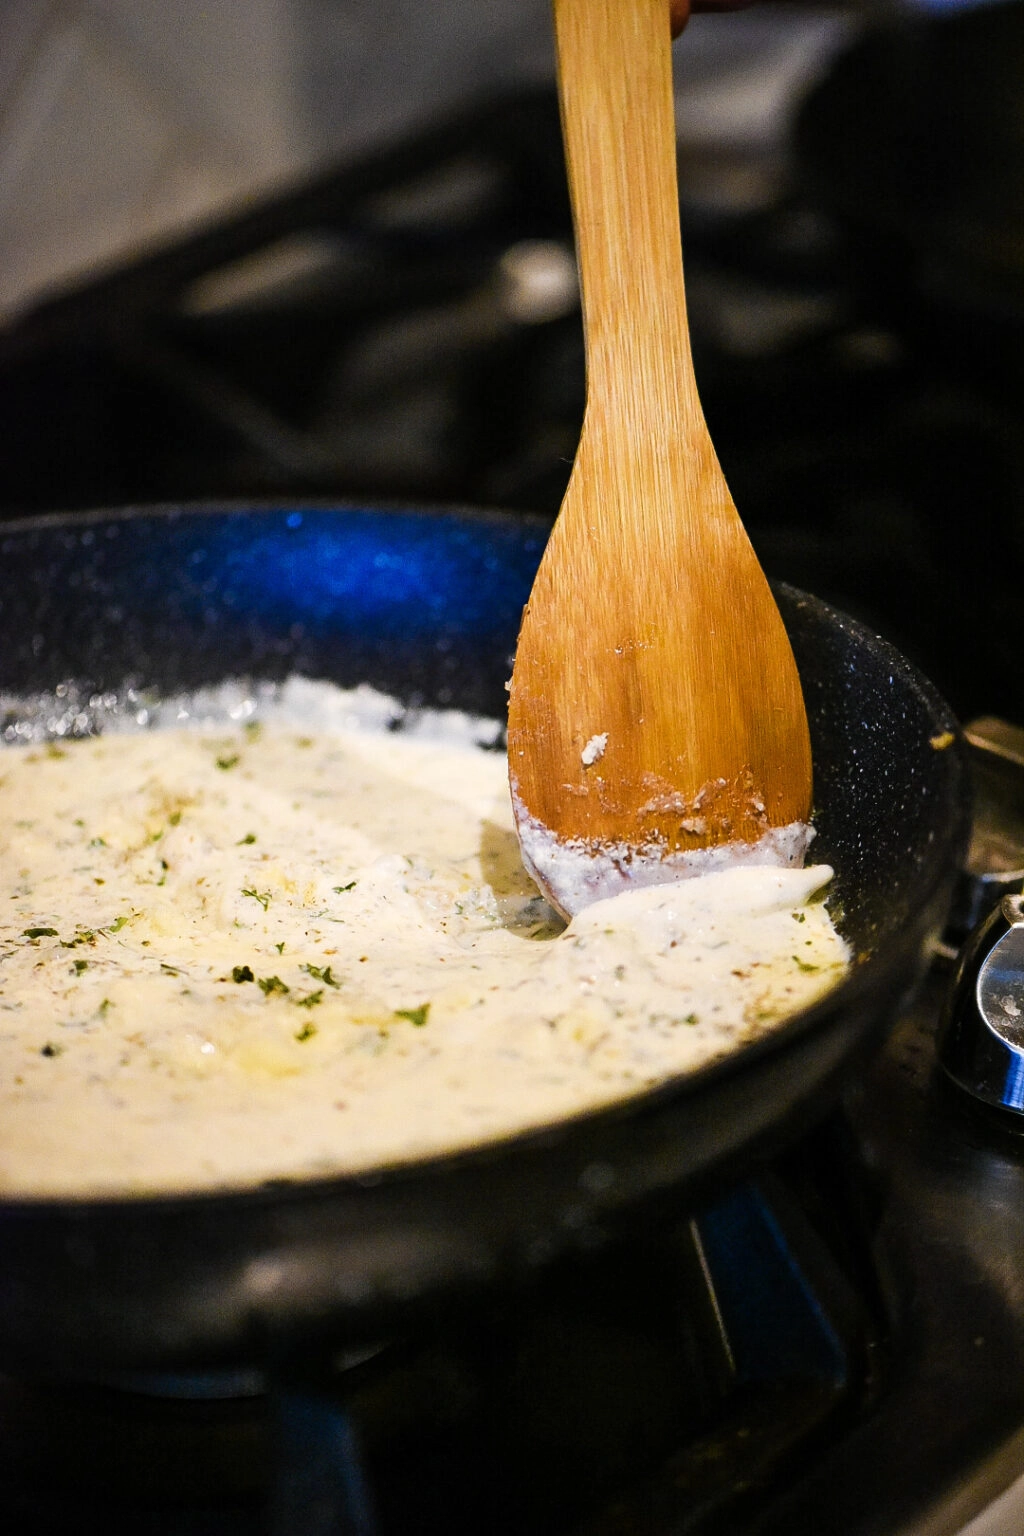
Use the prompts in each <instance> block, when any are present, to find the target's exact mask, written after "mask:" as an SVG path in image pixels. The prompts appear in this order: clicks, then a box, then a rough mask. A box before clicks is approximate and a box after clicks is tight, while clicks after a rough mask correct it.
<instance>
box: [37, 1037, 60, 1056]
mask: <svg viewBox="0 0 1024 1536" xmlns="http://www.w3.org/2000/svg"><path fill="white" fill-rule="evenodd" d="M63 1051H64V1047H63V1046H62V1045H54V1043H53V1041H52V1040H47V1042H46V1044H45V1045H44V1046H43V1048H42V1050H41V1051H40V1052H39V1054H40V1056H60V1055H62V1054H63Z"/></svg>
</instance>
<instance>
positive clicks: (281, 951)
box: [274, 939, 284, 955]
mask: <svg viewBox="0 0 1024 1536" xmlns="http://www.w3.org/2000/svg"><path fill="white" fill-rule="evenodd" d="M274 948H275V949H276V950H277V952H278V954H279V955H283V954H284V939H282V940H281V942H280V944H275V945H274Z"/></svg>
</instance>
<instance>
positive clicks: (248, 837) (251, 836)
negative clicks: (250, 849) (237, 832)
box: [235, 832, 256, 848]
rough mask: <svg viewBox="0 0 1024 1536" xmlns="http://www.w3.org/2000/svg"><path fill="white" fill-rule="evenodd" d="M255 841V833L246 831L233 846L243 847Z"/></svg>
mask: <svg viewBox="0 0 1024 1536" xmlns="http://www.w3.org/2000/svg"><path fill="white" fill-rule="evenodd" d="M255 841H256V833H255V832H247V833H246V834H245V836H244V837H240V838H239V839H238V842H237V843H236V844H235V847H236V848H244V847H246V846H247V845H248V844H249V843H254V842H255Z"/></svg>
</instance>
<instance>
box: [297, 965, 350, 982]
mask: <svg viewBox="0 0 1024 1536" xmlns="http://www.w3.org/2000/svg"><path fill="white" fill-rule="evenodd" d="M299 970H300V971H305V973H306V975H307V976H312V977H314V979H315V980H316V981H326V983H327V985H328V986H329V987H340V986H341V982H340V981H336V980H335V978H334V976H333V974H332V973H331V968H330V966H329V965H323V966H320V965H300V966H299Z"/></svg>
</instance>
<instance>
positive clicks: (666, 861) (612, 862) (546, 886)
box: [512, 738, 814, 918]
mask: <svg viewBox="0 0 1024 1536" xmlns="http://www.w3.org/2000/svg"><path fill="white" fill-rule="evenodd" d="M596 739H597V738H595V740H596ZM512 804H513V807H514V809H515V819H516V828H517V831H518V833H519V845H520V854H521V857H522V860H523V867H524V868H525V869H526V870H528V872H529V873H530V875H531V876H532V878H533V880H534V882H535V883H536V884H537V885H538V886H539V887H540V889H541V890H542V891H544V892H545V894H546V895H547V896H548V898H549V900H550V901H551V902H552V903H553V904H554V905H555V907H557V909H558V911H559V912H561V913H562V915H563V916H564V917H566V918H569V917H572V916H574V915H575V914H576V913H577V912H581V911H582V910H583V908H584V907H586V906H588V905H589V904H590V903H591V902H593V901H605V900H608V899H609V898H610V897H613V896H618V895H620V894H621V893H622V892H624V891H635V890H637V889H639V888H640V887H642V886H647V885H665V884H666V883H667V882H669V881H675V880H691V879H694V878H696V877H697V876H701V877H703V876H704V875H710V874H714V873H717V872H718V871H721V870H728V869H740V868H744V867H747V866H751V867H762V866H764V865H772V866H775V867H778V868H782V869H792V868H799V867H800V866H801V865H802V864H803V862H804V859H805V858H806V856H807V849H808V848H809V846H810V843H811V840H812V838H813V837H814V828H813V827H812V826H811V825H810V824H809V823H808V822H805V821H791V822H789V823H788V825H787V826H784V827H769V829H768V831H767V832H765V833H764V835H763V836H762V837H760V838H758V840H757V842H756V843H739V842H733V843H715V844H713V845H711V846H710V847H707V848H687V849H680V850H679V851H678V852H675V853H666V852H665V851H664V849H663V848H660V847H658V846H657V845H655V846H652V847H650V848H643V847H640V848H637V847H635V846H634V845H633V844H632V843H604V844H603V845H602V846H601V847H600V848H598V849H596V850H595V849H594V848H593V847H592V846H591V845H590V844H589V843H586V842H584V841H583V840H582V839H574V838H561V837H559V836H558V835H557V833H555V832H552V830H551V828H550V827H546V826H545V825H544V823H543V822H542V821H538V820H537V818H536V817H535V816H531V815H530V813H529V811H528V810H527V809H526V806H525V805H524V804H523V802H522V800H521V799H520V797H519V795H518V793H517V785H516V782H515V779H514V777H513V780H512ZM700 830H702V829H700Z"/></svg>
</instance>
